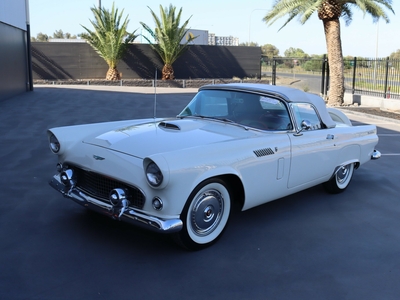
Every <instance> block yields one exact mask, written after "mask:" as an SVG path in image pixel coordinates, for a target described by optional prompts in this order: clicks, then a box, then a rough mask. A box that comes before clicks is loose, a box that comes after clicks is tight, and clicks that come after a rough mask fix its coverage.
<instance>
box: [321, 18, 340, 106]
mask: <svg viewBox="0 0 400 300" xmlns="http://www.w3.org/2000/svg"><path fill="white" fill-rule="evenodd" d="M323 23H324V30H325V39H326V47H327V49H328V62H329V77H330V84H329V94H328V104H330V105H333V106H338V105H341V104H342V103H343V98H344V90H345V88H344V64H343V52H342V42H341V39H340V22H339V19H330V20H323Z"/></svg>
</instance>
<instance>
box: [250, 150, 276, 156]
mask: <svg viewBox="0 0 400 300" xmlns="http://www.w3.org/2000/svg"><path fill="white" fill-rule="evenodd" d="M253 152H254V154H255V155H256V156H257V157H262V156H267V155H272V154H275V152H274V151H273V150H272V149H271V148H265V149H259V150H254V151H253Z"/></svg>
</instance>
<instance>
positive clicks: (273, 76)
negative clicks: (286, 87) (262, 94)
mask: <svg viewBox="0 0 400 300" xmlns="http://www.w3.org/2000/svg"><path fill="white" fill-rule="evenodd" d="M272 85H276V59H275V57H273V58H272Z"/></svg>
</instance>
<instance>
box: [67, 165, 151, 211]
mask: <svg viewBox="0 0 400 300" xmlns="http://www.w3.org/2000/svg"><path fill="white" fill-rule="evenodd" d="M74 173H75V174H76V181H77V183H76V187H77V188H79V189H80V190H82V191H83V192H85V193H86V194H88V195H89V196H91V197H93V198H96V199H98V200H101V201H104V202H107V203H110V201H109V195H110V192H111V191H112V190H113V189H116V188H121V189H124V190H125V191H126V192H127V199H128V200H129V202H130V206H132V207H135V208H139V209H142V208H143V206H144V202H145V197H144V195H143V193H142V192H141V191H140V190H139V189H138V188H136V187H132V186H129V185H127V184H125V183H123V182H121V181H118V180H115V179H112V178H109V177H107V176H103V175H100V174H97V173H94V172H90V171H86V170H83V169H79V168H74Z"/></svg>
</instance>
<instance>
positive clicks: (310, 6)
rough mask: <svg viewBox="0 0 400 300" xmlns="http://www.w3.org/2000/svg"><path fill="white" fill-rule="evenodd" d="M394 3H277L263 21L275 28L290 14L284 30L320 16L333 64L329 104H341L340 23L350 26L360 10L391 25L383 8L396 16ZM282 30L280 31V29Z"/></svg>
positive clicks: (284, 0)
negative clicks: (282, 18)
mask: <svg viewBox="0 0 400 300" xmlns="http://www.w3.org/2000/svg"><path fill="white" fill-rule="evenodd" d="M391 4H392V0H313V1H311V0H276V1H275V4H274V6H273V8H272V9H271V10H270V11H269V12H268V13H267V15H266V16H265V17H264V18H263V20H264V21H265V22H266V23H267V24H269V25H271V24H272V23H274V22H275V21H276V20H277V19H279V18H281V17H283V16H285V15H288V19H287V20H286V22H285V23H284V24H283V26H282V27H281V28H280V29H282V28H283V27H285V26H286V24H288V23H289V22H290V21H291V20H292V19H293V18H295V17H298V18H299V20H300V22H301V23H302V24H304V23H305V22H306V21H307V20H308V19H309V18H310V16H311V15H312V14H313V13H314V12H317V13H318V18H319V19H320V20H322V22H323V25H324V31H325V40H326V47H327V53H328V61H329V75H330V89H329V95H328V103H329V104H331V105H340V104H342V103H343V97H344V90H345V88H344V73H343V71H344V67H343V52H342V42H341V39H340V22H339V19H340V18H341V17H343V18H344V20H345V22H346V25H349V24H350V23H351V21H352V17H353V13H352V10H351V9H352V8H358V9H360V10H361V11H362V12H363V13H364V15H365V14H367V13H368V14H370V15H371V16H372V19H373V21H374V22H377V21H378V20H379V19H380V18H383V19H384V20H385V21H386V23H389V18H388V16H387V14H386V13H385V11H384V9H383V8H386V9H388V10H390V11H391V12H393V13H394V11H393V8H392V6H391ZM280 29H279V30H280Z"/></svg>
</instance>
